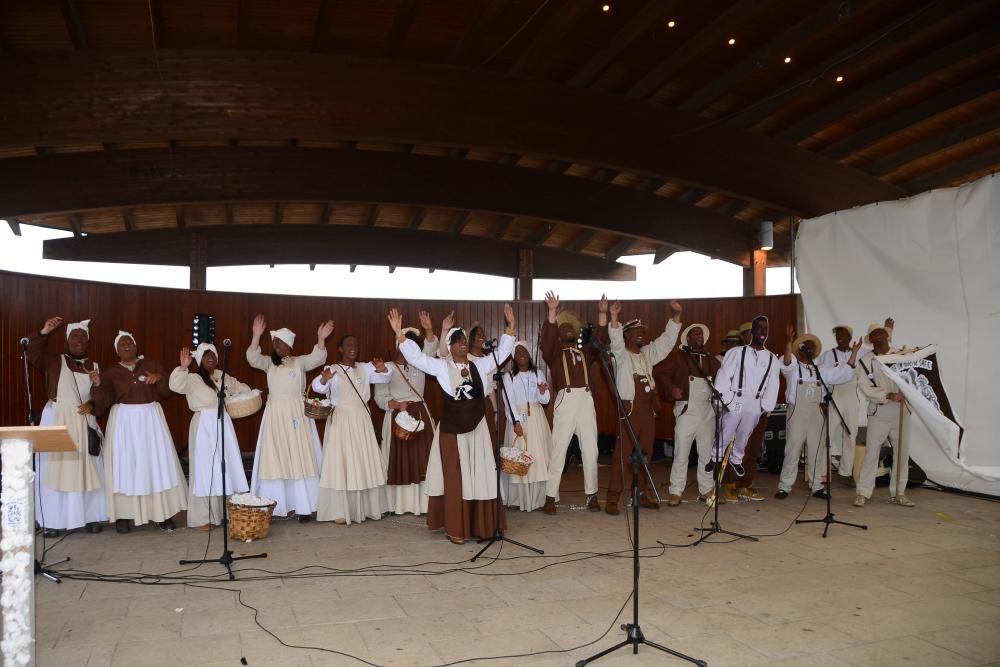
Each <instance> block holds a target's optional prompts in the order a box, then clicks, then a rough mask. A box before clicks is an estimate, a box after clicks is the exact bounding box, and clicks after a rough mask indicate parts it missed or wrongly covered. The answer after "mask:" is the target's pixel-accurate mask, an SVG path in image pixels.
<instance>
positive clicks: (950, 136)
mask: <svg viewBox="0 0 1000 667" xmlns="http://www.w3.org/2000/svg"><path fill="white" fill-rule="evenodd" d="M998 128H1000V112H998V113H993V114H990V115H989V116H985V117H983V118H979V119H978V120H975V121H973V122H971V123H967V124H965V125H963V126H961V127H957V128H954V129H952V130H947V131H945V132H942V133H941V134H938V135H935V136H931V137H928V138H926V139H924V140H923V141H918V142H915V143H912V144H910V145H908V146H906V147H904V148H902V149H900V150H898V151H896V152H895V153H892V154H891V155H886V156H885V157H883V158H881V159H879V160H876V161H875V162H872V163H871V164H870V165H869V166H868V171H869V172H871V173H873V174H875V175H876V176H884V175H885V174H888V173H889V172H891V171H895V170H896V169H898V168H899V167H902V166H903V165H905V164H909V163H910V162H915V161H917V160H919V159H920V158H922V157H925V156H927V155H932V154H933V153H937V152H938V151H942V150H945V149H946V148H950V147H952V146H955V145H957V144H960V143H962V142H965V141H968V140H970V139H974V138H975V137H979V136H982V135H984V134H988V133H990V132H994V131H996V130H997V129H998Z"/></svg>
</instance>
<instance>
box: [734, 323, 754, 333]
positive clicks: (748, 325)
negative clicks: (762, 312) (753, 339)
mask: <svg viewBox="0 0 1000 667" xmlns="http://www.w3.org/2000/svg"><path fill="white" fill-rule="evenodd" d="M751 329H753V323H752V322H744V323H743V324H741V325H740V330H739V331H737V332H736V335H737V336H739V335H741V334H742V333H743V332H744V331H750V330H751Z"/></svg>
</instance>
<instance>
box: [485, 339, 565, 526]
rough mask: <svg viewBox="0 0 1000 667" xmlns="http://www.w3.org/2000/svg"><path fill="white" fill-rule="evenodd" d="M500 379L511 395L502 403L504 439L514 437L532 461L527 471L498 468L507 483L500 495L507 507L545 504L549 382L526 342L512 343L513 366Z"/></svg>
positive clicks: (526, 509)
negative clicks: (504, 417) (546, 413)
mask: <svg viewBox="0 0 1000 667" xmlns="http://www.w3.org/2000/svg"><path fill="white" fill-rule="evenodd" d="M503 382H504V386H505V387H506V388H507V396H508V397H509V398H510V404H509V405H506V406H504V407H505V412H506V413H507V425H508V428H507V437H506V441H505V442H506V444H507V445H513V444H514V441H515V440H517V442H518V443H520V445H521V446H522V447H523V449H524V450H525V451H526V452H527V453H528V454H530V455H531V457H532V464H531V466H530V467H529V468H528V474H526V475H508V474H507V473H506V472H501V473H500V484H501V485H502V486H504V487H506V488H505V489H503V490H504V492H505V493H504V494H503V497H504V501H505V502H506V503H507V507H508V508H509V509H513V508H515V507H517V508H520V509H521V510H522V511H524V512H531V511H532V510H536V509H538V508H539V507H543V506H544V505H545V487H546V484H547V482H548V479H549V450H550V449H551V448H552V432H551V431H550V430H549V421H548V419H546V417H545V408H544V407H542V406H544V405H547V404H548V402H549V385H548V383H547V382H546V381H545V374H544V373H542V372H540V371H539V370H538V369H537V368H536V367H535V363H534V362H533V361H532V360H531V352H530V351H529V350H528V344H527V343H526V342H524V341H523V340H519V341H518V342H517V343H516V344H515V345H514V367H513V369H511V371H510V373H508V374H507V375H504V376H503ZM498 396H499V395H498ZM511 409H513V412H511Z"/></svg>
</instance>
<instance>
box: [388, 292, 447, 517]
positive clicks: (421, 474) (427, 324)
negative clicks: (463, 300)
mask: <svg viewBox="0 0 1000 667" xmlns="http://www.w3.org/2000/svg"><path fill="white" fill-rule="evenodd" d="M420 326H421V327H422V328H423V330H424V343H423V350H424V354H425V355H427V356H434V354H435V352H436V350H437V346H438V338H437V336H435V335H434V329H433V325H432V324H431V316H430V313H428V312H427V311H423V310H422V311H420ZM402 331H403V335H404V336H406V337H407V339H409V340H412V341H413V342H414V343H417V344H418V345H419V344H420V338H419V336H420V331H419V330H417V329H416V328H415V327H407V328H405V329H403V330H402ZM389 365H390V366H391V367H392V370H393V372H392V374H391V376H390V377H389V382H387V383H381V384H376V385H375V404H376V405H378V406H379V407H380V408H381V409H382V410H384V411H385V419H383V420H382V468H383V470H384V471H385V476H386V486H385V494H386V506H387V510H388V511H390V512H394V513H396V514H407V513H409V514H417V515H419V514H426V513H427V494H426V493H425V487H426V479H427V459H428V458H429V457H430V453H431V443H433V442H434V420H433V419H432V418H431V414H430V411H428V409H427V404H426V403H425V401H424V386H425V383H426V381H427V376H426V375H425V374H424V372H423V371H422V370H420V369H419V368H417V367H416V366H412V365H410V364H408V363H407V362H406V357H404V356H403V352H402V351H401V350H399V349H397V350H396V360H395V361H393V362H392V363H390V364H389ZM403 413H405V414H406V415H409V417H408V418H407V417H402V418H401V419H402V420H403V421H405V422H406V423H407V424H409V425H413V428H416V426H415V425H416V424H419V423H420V422H423V428H422V429H420V430H416V431H413V430H412V429H408V430H411V433H410V435H409V439H407V440H401V439H400V438H399V436H397V435H396V430H395V429H394V427H393V425H394V424H395V423H396V419H397V418H400V415H401V414H403Z"/></svg>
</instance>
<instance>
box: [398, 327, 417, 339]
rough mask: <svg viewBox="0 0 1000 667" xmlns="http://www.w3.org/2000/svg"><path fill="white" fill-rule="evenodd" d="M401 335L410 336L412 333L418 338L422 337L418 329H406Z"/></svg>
mask: <svg viewBox="0 0 1000 667" xmlns="http://www.w3.org/2000/svg"><path fill="white" fill-rule="evenodd" d="M399 333H401V334H403V335H404V336H405V335H406V334H408V333H412V334H413V335H414V336H417V337H418V338H419V337H420V329H418V328H416V327H406V328H405V329H403V330H402V331H400V332H399Z"/></svg>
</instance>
